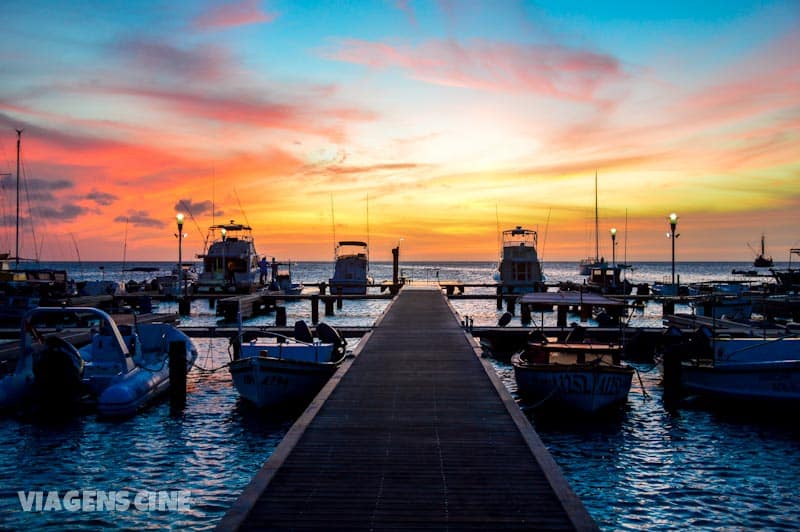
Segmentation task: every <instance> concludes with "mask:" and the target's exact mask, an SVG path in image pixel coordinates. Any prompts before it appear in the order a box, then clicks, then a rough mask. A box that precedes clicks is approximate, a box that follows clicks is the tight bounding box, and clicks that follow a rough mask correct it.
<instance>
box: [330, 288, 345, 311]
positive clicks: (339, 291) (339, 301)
mask: <svg viewBox="0 0 800 532" xmlns="http://www.w3.org/2000/svg"><path fill="white" fill-rule="evenodd" d="M342 299H343V298H342V287H341V286H340V287H339V288H337V289H336V308H338V309H339V310H342ZM331 315H332V314H331Z"/></svg>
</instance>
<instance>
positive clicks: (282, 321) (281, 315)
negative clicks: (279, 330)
mask: <svg viewBox="0 0 800 532" xmlns="http://www.w3.org/2000/svg"><path fill="white" fill-rule="evenodd" d="M275 327H286V307H275Z"/></svg>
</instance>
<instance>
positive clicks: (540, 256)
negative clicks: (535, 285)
mask: <svg viewBox="0 0 800 532" xmlns="http://www.w3.org/2000/svg"><path fill="white" fill-rule="evenodd" d="M552 212H553V208H552V207H551V208H549V209H548V210H547V222H545V224H544V242H542V252H541V253H540V254H539V265H540V266H539V267H540V269H541V270H542V273H544V249H545V247H546V246H547V230H548V229H549V228H550V214H552Z"/></svg>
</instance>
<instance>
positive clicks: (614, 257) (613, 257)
mask: <svg viewBox="0 0 800 532" xmlns="http://www.w3.org/2000/svg"><path fill="white" fill-rule="evenodd" d="M610 233H611V267H612V268H616V267H617V228H616V227H612V228H611V231H610Z"/></svg>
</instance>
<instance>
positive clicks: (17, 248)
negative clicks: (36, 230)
mask: <svg viewBox="0 0 800 532" xmlns="http://www.w3.org/2000/svg"><path fill="white" fill-rule="evenodd" d="M16 131H17V233H16V237H15V239H14V240H15V245H16V248H15V253H14V261H15V265H16V266H17V267H19V148H20V144H21V143H22V130H21V129H17V130H16Z"/></svg>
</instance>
